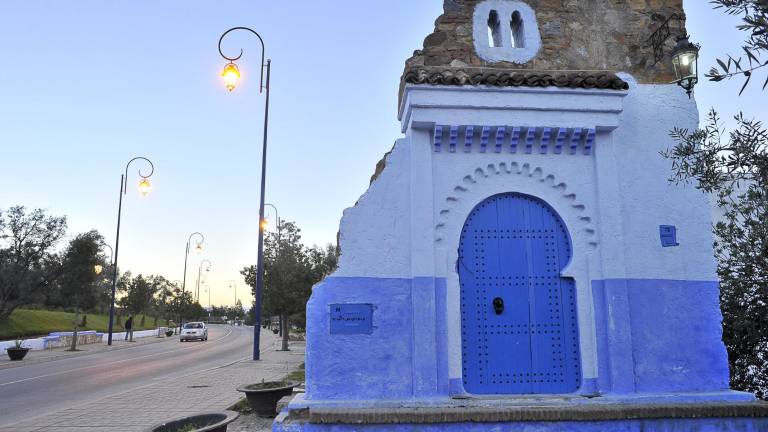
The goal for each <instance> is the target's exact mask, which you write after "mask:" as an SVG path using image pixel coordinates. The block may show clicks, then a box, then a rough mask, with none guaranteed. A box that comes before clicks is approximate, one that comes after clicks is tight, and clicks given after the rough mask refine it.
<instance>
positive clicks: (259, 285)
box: [219, 27, 272, 360]
mask: <svg viewBox="0 0 768 432" xmlns="http://www.w3.org/2000/svg"><path fill="white" fill-rule="evenodd" d="M236 30H244V31H247V32H250V33H251V34H253V35H254V36H256V37H257V38H258V39H259V42H260V43H261V80H260V84H259V93H261V92H263V91H266V102H265V103H264V138H263V140H262V147H263V148H262V152H261V201H260V203H259V242H258V264H257V265H258V267H257V270H256V304H255V305H254V306H255V307H254V308H253V310H254V312H253V314H254V326H253V359H254V360H259V358H260V353H259V339H260V338H259V336H260V327H259V322H261V292H262V290H263V287H264V265H263V261H264V228H263V226H262V221H263V220H264V185H265V180H266V173H267V130H268V126H269V77H270V70H271V64H272V60H269V59H266V62H265V51H266V49H265V46H264V39H262V38H261V35H260V34H258V33H257V32H256V31H254V30H252V29H250V28H248V27H232V28H231V29H229V30H227V31H225V32H224V33H223V34H222V35H221V37H220V38H219V54H221V56H222V57H223V58H224V59H225V60H227V61H228V62H229V63H227V65H226V66H224V70H223V71H222V73H221V75H222V76H223V77H224V81H225V83H226V86H227V90H229V91H232V90H234V89H235V87H236V86H237V81H238V79H239V78H240V70H239V69H238V68H237V65H236V64H235V61H237V60H239V59H240V57H242V56H243V50H242V49H241V50H240V54H238V55H237V56H235V57H228V56H226V55H225V54H224V52H223V51H222V50H221V42H222V41H223V40H224V37H225V36H226V35H228V34H229V33H230V32H233V31H236ZM265 70H266V75H267V76H266V81H265V80H264V73H265Z"/></svg>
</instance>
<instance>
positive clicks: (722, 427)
mask: <svg viewBox="0 0 768 432" xmlns="http://www.w3.org/2000/svg"><path fill="white" fill-rule="evenodd" d="M272 430H273V431H274V432H300V431H301V432H352V431H365V432H384V431H387V432H392V431H395V432H416V431H418V432H433V431H434V432H437V431H447V432H458V431H468V432H481V431H483V432H485V431H493V432H533V431H536V432H563V431H575V430H578V431H579V432H607V431H610V432H762V431H766V430H768V419H765V418H758V419H752V418H748V419H744V418H740V419H719V418H714V419H674V420H655V419H654V420H624V421H611V422H538V423H532V422H520V423H451V424H418V425H414V424H397V425H320V424H290V423H280V422H276V423H275V424H274V425H273V427H272Z"/></svg>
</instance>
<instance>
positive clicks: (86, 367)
mask: <svg viewBox="0 0 768 432" xmlns="http://www.w3.org/2000/svg"><path fill="white" fill-rule="evenodd" d="M232 332H233V330H232V329H231V328H230V329H229V332H228V333H227V334H225V335H224V336H222V337H220V338H218V339H214V340H212V341H211V343H209V344H205V346H211V345H213V343H214V342H221V341H222V340H224V339H225V338H226V337H228V336H229V335H231V334H232ZM195 348H196V347H194V346H191V347H186V348H180V349H172V350H169V351H163V352H159V353H154V354H147V355H144V356H139V357H132V358H129V359H123V360H116V361H113V362H109V363H102V364H97V365H92V366H84V367H81V368H76V369H70V370H66V371H61V372H53V373H49V374H44V375H38V376H34V377H29V378H24V379H20V380H16V381H9V382H5V383H0V387H5V386H9V385H12V384H18V383H23V382H26V381H34V380H37V379H40V378H48V377H52V376H56V375H63V374H68V373H72V372H77V371H81V370H86V369H93V368H97V367H104V366H108V365H114V364H118V363H125V362H128V361H134V360H139V359H144V358H149V357H156V356H159V355H163V354H168V353H177V352H180V351H186V350H190V349H195ZM41 364H44V363H41Z"/></svg>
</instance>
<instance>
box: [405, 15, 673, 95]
mask: <svg viewBox="0 0 768 432" xmlns="http://www.w3.org/2000/svg"><path fill="white" fill-rule="evenodd" d="M481 1H482V0H445V4H444V13H443V15H441V16H440V17H439V18H438V19H437V21H436V23H435V31H434V32H433V33H432V34H430V35H429V36H427V38H426V39H425V40H424V48H423V49H422V50H417V51H416V52H414V55H413V57H411V58H410V59H408V60H407V61H406V68H405V71H406V73H407V72H409V71H411V72H412V71H413V70H416V69H420V68H427V69H433V70H434V69H435V68H438V69H439V68H446V69H453V70H456V69H461V68H468V67H471V68H493V69H507V70H511V69H514V70H529V71H596V70H600V71H613V72H628V73H630V74H632V75H633V76H634V77H635V78H636V79H637V80H638V81H639V82H640V83H668V82H670V81H672V80H673V79H674V71H673V69H672V65H671V62H670V61H669V57H668V55H667V57H666V58H665V59H664V60H663V61H661V62H659V63H656V64H654V57H653V50H652V48H651V46H650V45H649V43H648V38H649V37H650V36H651V34H652V33H653V32H654V31H655V30H656V29H657V28H658V27H659V26H660V25H661V24H662V23H663V22H664V21H665V20H666V18H667V17H669V16H671V15H672V14H682V13H683V5H682V0H525V1H524V3H526V4H528V5H529V6H530V7H532V8H533V9H534V11H535V13H536V19H537V24H538V27H539V31H540V34H541V49H540V51H539V52H538V55H536V56H535V57H534V58H533V59H532V60H531V61H529V62H527V63H524V64H514V63H510V62H503V61H502V62H493V63H491V62H488V61H485V60H483V59H482V58H480V56H478V55H477V53H476V52H475V47H474V43H473V24H472V22H473V13H474V9H475V5H477V4H478V3H480V2H481ZM671 32H672V35H671V36H670V38H669V39H668V40H667V42H666V43H667V50H666V53H669V50H671V48H672V46H674V43H675V36H677V35H679V34H682V33H684V32H685V29H684V28H680V24H679V22H677V21H674V20H673V21H672V23H671ZM404 76H405V74H404Z"/></svg>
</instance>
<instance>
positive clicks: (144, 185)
mask: <svg viewBox="0 0 768 432" xmlns="http://www.w3.org/2000/svg"><path fill="white" fill-rule="evenodd" d="M137 160H141V161H144V162H146V163H148V164H149V168H150V170H149V174H147V175H144V174H142V172H141V169H139V177H141V181H140V182H139V192H140V193H141V194H142V195H143V196H146V195H147V194H148V193H149V190H150V189H151V188H152V187H151V185H150V184H149V178H150V177H152V174H154V173H155V165H154V164H153V163H152V161H150V160H149V159H147V158H145V157H143V156H139V157H135V158H133V159H131V160H129V161H128V163H127V164H125V173H124V174H121V175H120V199H119V201H118V204H117V230H116V238H115V261H114V262H113V263H112V265H113V266H114V272H113V273H112V300H111V303H110V304H109V330H108V331H109V335H108V336H107V345H112V327H113V326H114V321H115V292H116V291H117V256H118V253H119V252H120V217H121V215H122V213H123V195H128V167H130V166H131V163H133V162H134V161H137Z"/></svg>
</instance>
